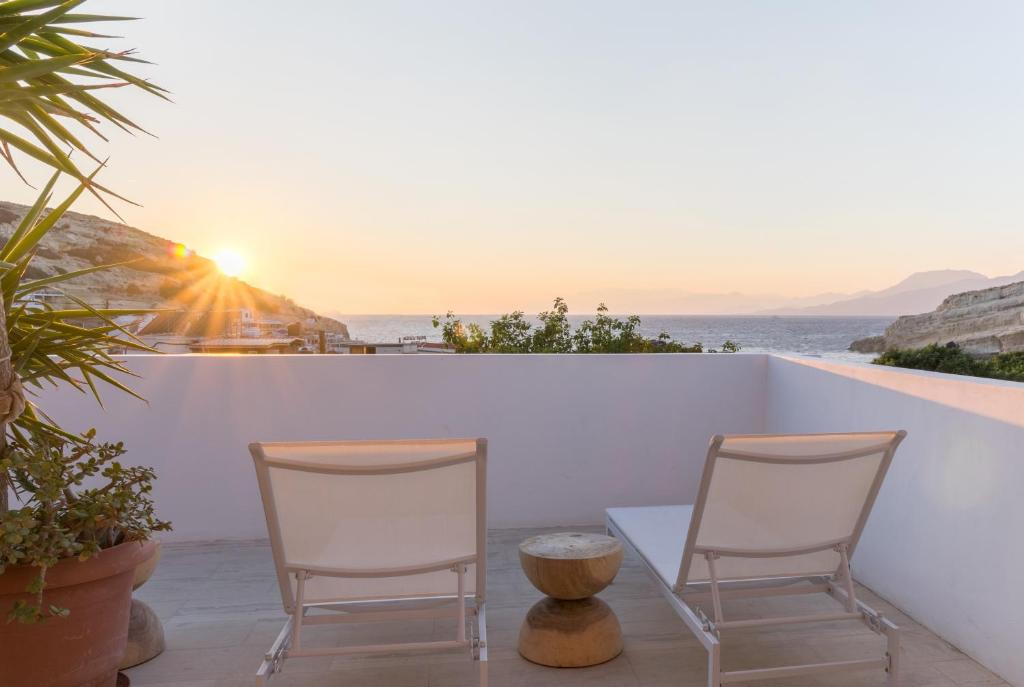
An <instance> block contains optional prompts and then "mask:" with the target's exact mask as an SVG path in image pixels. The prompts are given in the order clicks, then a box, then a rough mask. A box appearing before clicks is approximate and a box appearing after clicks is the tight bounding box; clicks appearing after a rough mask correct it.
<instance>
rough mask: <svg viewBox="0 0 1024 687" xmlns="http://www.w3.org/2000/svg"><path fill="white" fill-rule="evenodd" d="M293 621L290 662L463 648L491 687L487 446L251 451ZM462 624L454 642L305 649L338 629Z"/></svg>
mask: <svg viewBox="0 0 1024 687" xmlns="http://www.w3.org/2000/svg"><path fill="white" fill-rule="evenodd" d="M249 450H250V452H251V453H252V457H253V461H254V462H255V465H256V475H257V478H258V481H259V487H260V493H261V495H262V497H263V507H264V510H265V512H266V517H267V529H268V531H269V533H270V543H271V548H272V550H273V556H274V565H275V566H276V568H277V579H278V583H279V586H280V589H281V600H282V602H283V603H284V608H285V611H286V612H287V613H288V614H289V618H288V621H287V622H286V623H285V626H284V628H282V630H281V633H280V634H279V636H278V638H277V640H276V641H275V642H274V644H273V645H272V646H271V648H270V650H269V651H268V652H267V654H266V656H265V659H264V661H263V663H262V664H261V665H260V668H259V671H258V672H257V684H264V683H265V682H266V681H267V679H268V678H269V677H270V676H271V675H272V674H273V673H275V672H276V671H277V670H279V669H280V667H281V665H282V663H283V662H284V661H285V660H286V659H290V658H300V657H308V656H334V655H350V654H380V653H397V652H409V651H431V650H438V651H439V650H451V649H465V650H466V651H467V653H471V654H472V656H473V658H475V659H477V660H479V662H480V683H481V685H486V684H487V662H486V661H487V641H486V639H487V628H486V616H485V607H484V600H485V596H486V595H485V590H486V560H487V557H486V536H487V526H486V521H485V513H486V509H485V497H486V454H487V442H486V440H484V439H440V440H424V441H334V442H303V443H256V444H250V446H249ZM442 618H445V619H450V620H454V621H455V623H454V625H455V626H454V628H453V631H452V634H453V636H452V638H451V639H446V640H434V641H419V642H410V643H402V644H370V645H362V646H343V647H323V646H315V647H314V646H308V645H307V642H306V638H307V634H306V633H307V631H308V630H310V629H313V630H315V628H316V626H318V625H324V624H331V623H352V622H357V623H358V622H365V621H385V620H387V621H414V620H436V619H442Z"/></svg>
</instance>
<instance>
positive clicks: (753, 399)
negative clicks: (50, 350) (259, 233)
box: [42, 354, 767, 541]
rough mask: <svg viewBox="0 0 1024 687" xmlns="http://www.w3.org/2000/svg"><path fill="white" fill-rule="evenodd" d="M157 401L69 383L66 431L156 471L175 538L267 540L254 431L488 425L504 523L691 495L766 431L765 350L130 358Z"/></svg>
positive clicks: (402, 430)
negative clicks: (742, 438) (97, 440)
mask: <svg viewBox="0 0 1024 687" xmlns="http://www.w3.org/2000/svg"><path fill="white" fill-rule="evenodd" d="M129 362H130V367H131V368H132V369H133V370H135V371H137V372H138V373H140V374H141V375H142V378H141V379H138V380H132V381H131V383H132V385H133V387H134V388H135V389H136V390H137V391H139V392H140V393H141V394H142V395H143V396H145V397H146V398H147V399H148V401H149V403H148V405H147V404H145V403H142V402H139V401H137V400H134V399H132V398H130V397H126V396H125V395H123V394H117V393H114V392H109V393H106V394H105V395H104V401H105V403H106V409H105V410H101V409H100V408H98V407H97V406H96V405H95V403H92V402H91V401H90V399H88V398H85V397H83V396H82V395H81V394H79V393H77V392H73V391H69V390H61V391H56V392H47V393H46V394H45V396H44V398H43V399H42V404H43V406H44V407H45V408H46V409H47V411H49V412H50V413H51V414H52V415H53V416H54V417H55V418H57V419H58V420H59V421H60V422H61V423H62V424H63V425H64V426H65V427H68V428H69V429H74V430H84V429H86V428H89V427H96V428H97V429H98V430H99V432H100V437H101V438H104V439H107V440H123V441H124V442H125V445H126V447H127V449H128V451H129V452H128V455H126V456H125V460H126V461H129V462H131V463H134V464H141V465H151V466H153V467H155V468H156V470H157V473H158V475H159V479H158V480H157V483H156V488H155V490H154V494H155V498H156V502H157V505H158V509H159V515H160V516H161V517H163V518H166V519H169V520H171V521H173V523H174V527H175V530H174V532H173V533H172V534H170V535H169V536H168V539H172V540H179V541H186V540H200V539H227V538H262V537H264V536H266V528H265V523H264V520H263V511H262V505H261V503H260V501H259V495H258V492H257V489H256V485H255V475H254V472H253V468H252V460H251V459H250V457H249V453H248V450H247V448H246V446H247V444H248V443H249V442H252V441H272V440H298V439H308V440H316V439H319V440H323V439H350V438H414V437H457V436H470V437H476V436H483V437H487V438H488V440H489V467H488V482H489V508H488V511H489V512H488V515H489V518H490V525H491V526H492V527H520V526H540V525H574V524H596V523H600V522H602V515H603V509H604V508H606V507H608V506H622V505H650V504H659V503H684V502H687V501H688V500H691V499H692V497H693V495H694V493H695V491H696V485H697V483H698V480H699V477H700V472H701V469H702V467H703V459H704V454H705V452H706V448H707V442H708V439H709V437H710V436H711V435H712V434H714V433H716V432H758V431H762V430H763V428H764V407H765V406H764V399H765V394H766V389H765V380H766V377H767V374H766V366H767V358H766V357H765V356H763V355H744V354H734V355H695V354H684V355H636V356H633V355H574V356H544V355H530V356H513V355H495V356H444V355H438V356H433V355H415V356H401V355H396V356H372V355H371V356H310V355H296V356H287V355H286V356H234V357H228V356H136V357H132V358H130V359H129Z"/></svg>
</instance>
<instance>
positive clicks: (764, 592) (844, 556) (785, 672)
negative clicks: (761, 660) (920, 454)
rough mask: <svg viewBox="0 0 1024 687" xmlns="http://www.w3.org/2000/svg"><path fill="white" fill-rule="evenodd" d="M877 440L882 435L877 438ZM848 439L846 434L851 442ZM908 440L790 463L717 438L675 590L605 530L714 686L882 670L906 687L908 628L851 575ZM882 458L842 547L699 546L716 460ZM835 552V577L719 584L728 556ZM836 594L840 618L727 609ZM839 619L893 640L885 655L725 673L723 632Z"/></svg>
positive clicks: (893, 683)
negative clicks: (683, 631) (650, 587)
mask: <svg viewBox="0 0 1024 687" xmlns="http://www.w3.org/2000/svg"><path fill="white" fill-rule="evenodd" d="M871 433H872V434H877V432H871ZM849 434H850V433H849V432H844V433H842V435H849ZM759 436H761V437H764V438H768V437H782V436H786V435H759ZM803 436H821V437H828V436H836V435H833V434H817V435H803ZM905 437H906V432H905V431H903V430H900V431H898V432H894V433H893V437H892V439H890V440H889V441H888V442H885V443H883V444H876V445H874V446H870V447H867V448H864V449H857V450H851V451H844V452H839V453H833V454H828V455H820V456H801V457H798V458H789V457H785V456H777V455H772V454H759V453H748V452H742V453H741V452H735V451H723V450H722V449H721V447H722V443H723V442H724V441H725V439H726V437H724V436H722V435H715V436H714V437H713V438H712V439H711V443H710V446H709V447H708V454H707V459H706V461H705V465H704V474H703V477H702V478H701V483H700V488H699V491H698V495H697V500H696V503H695V504H694V507H693V515H692V517H691V520H690V526H689V530H688V532H687V537H686V544H685V547H684V549H683V558H682V561H681V563H680V566H679V575H678V577H677V580H676V584H675V585H674V586H672V587H669V586H668V585H667V584H665V583H664V581H663V580H662V579H661V577H660V576H659V575H658V573H657V571H656V570H655V568H654V566H653V565H652V564H651V563H650V562H649V561H648V560H647V559H646V558H644V556H643V554H642V553H641V552H640V551H638V550H637V549H636V548H635V547H634V546H633V544H632V542H630V540H629V538H628V537H626V536H625V535H624V534H623V533H622V531H620V530H619V528H618V527H617V526H616V525H615V522H614V521H613V520H612V519H611V517H610V516H607V515H606V517H605V527H606V530H607V531H608V533H609V534H610V535H612V536H614V537H616V538H617V539H619V541H621V542H622V543H623V545H624V546H625V547H626V549H627V550H628V551H630V552H632V553H633V554H634V555H636V556H637V557H638V558H639V559H640V560H641V562H642V563H643V565H644V567H645V568H646V569H647V572H648V573H649V574H650V575H651V577H652V578H653V579H654V581H655V583H656V584H657V587H658V591H659V592H661V594H662V596H664V597H665V599H666V600H667V601H668V602H669V604H670V605H671V606H672V609H673V610H674V611H675V612H676V614H677V615H678V616H679V617H680V618H681V619H682V620H683V622H684V623H685V624H686V627H687V628H688V629H689V630H690V631H691V632H692V633H693V634H694V635H695V636H696V637H697V639H698V640H699V641H700V643H701V644H702V645H703V647H704V649H705V650H706V651H707V654H708V659H707V660H708V664H707V665H708V686H709V687H720V686H721V685H726V684H733V683H737V682H747V681H752V680H766V679H774V678H794V677H803V676H806V675H813V674H820V673H835V672H845V671H851V670H865V669H875V670H878V669H882V670H885V671H886V673H887V678H886V684H887V686H888V687H899V685H900V655H899V651H900V628H899V627H897V626H896V624H894V623H893V622H892V621H890V620H889V619H888V618H886V617H885V616H884V615H883V614H882V613H879V612H878V611H876V610H874V609H873V608H871V607H870V606H868V605H867V604H865V603H864V602H862V601H861V600H860V599H858V598H857V595H856V590H855V588H854V580H853V573H852V570H851V568H850V557H851V556H852V555H853V551H854V549H855V548H856V545H857V542H858V540H859V539H860V535H861V533H862V531H863V529H864V525H865V523H866V522H867V518H868V515H869V514H870V512H871V508H872V506H873V505H874V502H875V499H876V498H877V496H878V491H879V489H880V488H881V486H882V481H883V479H884V478H885V474H886V472H887V471H888V469H889V465H890V464H891V463H892V458H893V455H894V454H895V452H896V448H897V447H898V446H899V444H900V442H902V441H903V439H904V438H905ZM879 452H882V453H883V455H882V460H881V462H880V464H879V467H878V472H877V473H876V475H875V479H874V482H873V483H872V485H871V488H870V490H869V492H868V496H867V498H866V499H865V503H864V507H863V508H862V510H861V513H860V516H859V517H858V519H857V523H856V525H855V528H854V531H853V532H852V533H851V535H850V536H849V537H844V538H842V539H839V540H835V541H829V542H821V543H820V544H818V545H816V546H810V547H801V548H799V549H774V550H768V549H761V550H757V549H748V550H740V549H721V548H719V549H714V548H705V547H700V546H697V544H696V540H697V535H698V532H699V529H700V521H701V517H702V516H703V513H704V508H705V505H706V503H707V495H708V491H709V489H710V485H711V476H712V473H713V471H714V466H715V461H716V458H717V457H719V456H723V457H726V458H730V459H736V460H751V461H756V462H766V463H805V464H806V463H809V462H813V463H825V462H835V461H842V460H849V459H852V458H859V457H864V456H867V455H872V454H877V453H879ZM827 549H835V550H836V552H837V553H839V556H840V565H839V567H838V569H837V570H836V571H835V573H833V574H832V575H829V576H822V575H807V576H789V577H773V578H769V579H760V580H735V581H724V580H720V579H719V578H718V575H717V573H716V570H715V561H716V560H718V559H719V558H722V557H740V558H764V557H785V556H796V555H801V554H806V553H813V552H816V551H824V550H827ZM695 555H700V556H703V557H704V558H705V559H706V560H707V564H708V571H709V573H710V578H711V579H710V581H708V582H699V583H688V582H687V580H686V578H687V575H688V572H689V567H690V561H691V560H692V559H693V556H695ZM816 593H823V594H828V595H829V596H830V597H832V598H833V599H835V600H836V601H837V602H838V603H839V604H840V606H841V607H842V611H837V612H834V613H819V614H808V615H794V616H779V617H772V618H756V619H750V620H726V619H725V615H724V613H723V610H722V600H723V599H738V598H758V597H771V596H796V595H802V594H816ZM708 603H710V605H711V615H710V616H709V615H708V614H707V613H706V612H705V610H704V608H705V605H706V604H708ZM838 620H858V621H861V622H863V623H864V624H865V625H866V626H867V627H868V629H870V630H871V631H873V632H875V633H876V634H879V635H881V636H883V637H885V640H886V650H885V655H884V656H883V657H882V658H878V659H860V660H852V661H830V662H823V663H810V664H802V665H791V666H780V667H775V668H756V669H750V670H736V671H723V670H722V661H721V658H722V631H723V630H732V629H739V628H752V627H753V628H756V627H768V626H773V625H791V624H796V623H814V622H829V621H838Z"/></svg>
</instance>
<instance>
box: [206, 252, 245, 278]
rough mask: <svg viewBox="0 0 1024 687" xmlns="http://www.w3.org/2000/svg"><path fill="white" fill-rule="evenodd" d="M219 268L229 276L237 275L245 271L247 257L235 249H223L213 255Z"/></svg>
mask: <svg viewBox="0 0 1024 687" xmlns="http://www.w3.org/2000/svg"><path fill="white" fill-rule="evenodd" d="M213 261H214V262H215V263H217V269H218V270H220V271H221V274H224V275H226V276H228V277H237V276H240V275H241V274H242V272H244V271H245V258H244V257H242V255H241V253H238V252H237V251H233V250H222V251H220V252H219V253H217V254H216V255H215V256H213Z"/></svg>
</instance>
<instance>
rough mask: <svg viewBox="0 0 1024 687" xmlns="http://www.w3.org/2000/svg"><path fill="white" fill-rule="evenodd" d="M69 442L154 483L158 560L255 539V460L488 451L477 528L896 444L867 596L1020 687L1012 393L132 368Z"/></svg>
mask: <svg viewBox="0 0 1024 687" xmlns="http://www.w3.org/2000/svg"><path fill="white" fill-rule="evenodd" d="M129 363H130V366H131V367H132V369H134V370H136V371H137V372H138V373H139V374H140V375H141V379H138V380H132V383H133V386H134V388H136V389H137V390H138V391H139V392H140V393H141V394H142V395H143V396H145V397H146V398H147V399H148V404H147V403H142V402H140V401H137V400H134V399H131V398H129V397H126V396H125V395H123V394H118V393H115V392H113V391H110V392H108V393H106V394H105V402H106V408H105V409H100V408H99V407H97V406H96V405H95V404H94V403H93V402H91V400H90V399H88V398H86V397H83V396H82V395H81V394H79V393H77V392H75V391H71V390H68V389H61V390H58V391H47V392H46V393H45V394H44V395H43V397H42V399H41V401H42V404H43V406H44V407H45V408H46V409H47V410H48V411H49V412H51V413H52V414H53V415H54V417H56V418H57V419H58V420H59V421H60V422H61V423H62V424H63V425H64V426H66V427H67V428H69V429H73V430H82V429H86V428H89V427H96V428H97V429H98V430H99V433H100V437H101V438H103V439H107V440H112V441H115V440H123V441H124V442H125V444H126V446H127V448H128V450H129V454H128V455H127V456H126V460H127V461H128V462H131V463H136V464H142V465H151V466H153V467H155V468H156V469H157V472H158V474H159V479H158V481H157V484H156V488H155V491H154V495H155V498H156V501H157V505H158V509H159V514H160V516H161V517H164V518H167V519H170V520H172V521H173V522H174V526H175V530H174V532H173V533H171V534H170V535H168V537H167V538H168V539H172V540H178V541H183V540H210V539H255V538H263V537H265V536H266V529H265V524H264V519H263V512H262V505H261V503H260V501H259V495H258V491H257V489H256V483H255V476H254V472H253V469H252V461H251V459H250V457H249V454H248V451H247V449H246V445H247V444H248V443H249V442H251V441H261V440H265V441H271V440H301V439H308V440H326V439H356V438H416V437H460V436H465V437H477V436H483V437H487V438H488V440H489V467H488V498H489V501H488V518H489V524H490V526H491V527H496V528H502V527H526V526H570V525H583V524H596V523H599V522H601V517H602V512H603V509H604V508H606V507H608V506H627V505H656V504H671V503H688V502H692V499H693V496H694V494H695V492H696V488H697V484H698V482H699V477H700V473H701V470H702V468H703V462H704V456H705V453H706V448H707V442H708V439H709V437H711V436H712V435H713V434H716V433H758V432H771V433H785V432H833V431H834V432H841V431H851V430H877V429H906V430H908V432H909V435H908V438H907V440H906V441H905V442H904V443H903V446H902V447H901V448H900V451H899V452H898V453H897V456H896V460H895V461H894V463H893V467H892V469H891V472H890V474H889V477H888V479H887V480H886V483H885V484H884V486H883V488H882V491H881V493H880V495H879V499H878V502H877V504H876V507H875V511H874V513H873V514H872V517H871V519H870V520H869V522H868V528H867V531H866V532H865V536H864V538H863V539H862V541H861V545H860V548H859V549H858V551H857V553H856V555H855V556H854V568H855V571H856V574H857V576H858V578H859V579H861V580H862V581H863V582H865V583H866V584H868V585H869V586H871V587H872V588H873V589H875V590H876V591H878V592H879V593H880V594H882V595H883V596H884V597H886V598H887V599H889V600H890V601H892V602H893V603H894V604H896V605H897V606H899V607H901V608H903V609H904V610H905V611H907V612H908V613H909V614H911V615H912V616H914V617H915V618H917V619H918V620H920V621H921V622H922V623H924V624H925V625H926V626H928V627H929V628H930V629H932V630H933V631H935V632H936V633H938V634H939V635H941V636H942V637H944V638H946V639H947V640H949V641H950V642H952V643H954V644H956V645H957V646H959V647H960V648H962V649H963V650H965V651H966V652H967V653H969V654H970V655H972V656H973V657H975V658H976V659H978V660H979V661H981V662H982V663H984V664H985V665H987V666H988V667H990V668H991V669H993V670H995V671H996V672H998V673H1000V674H1001V675H1002V676H1003V677H1005V678H1007V679H1008V680H1009V681H1011V682H1012V683H1014V684H1018V685H1024V652H1021V651H1020V646H1021V639H1020V638H1021V636H1022V632H1024V621H1022V619H1021V618H1022V613H1024V585H1022V584H1021V581H1020V580H1021V570H1024V546H1022V545H1021V544H1020V541H1021V533H1022V532H1024V384H1014V383H1005V382H993V381H988V380H978V379H971V378H965V377H953V376H950V375H941V374H934V373H924V372H912V371H906V370H896V369H892V368H881V367H877V366H871V365H856V364H846V363H838V362H829V361H824V360H820V359H812V358H785V357H775V356H767V355H758V354H750V355H747V354H732V355H696V354H683V355H571V356H545V355H529V356H517V355H481V356H427V355H417V356H188V355H186V356H137V357H132V358H130V359H129Z"/></svg>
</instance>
